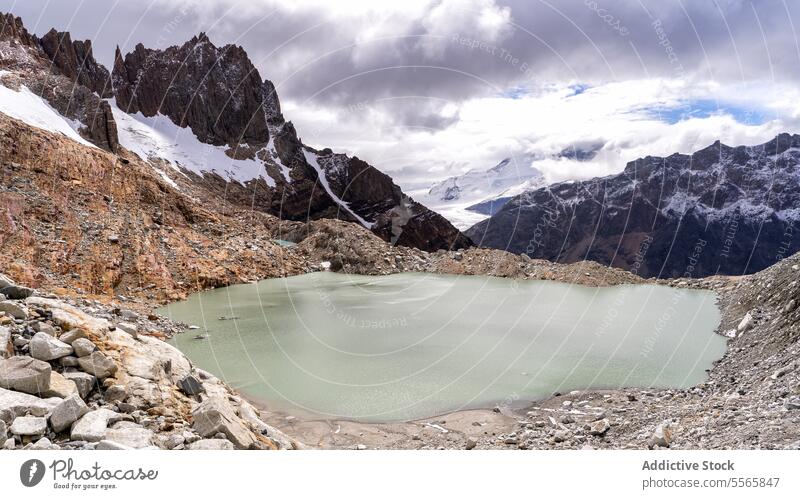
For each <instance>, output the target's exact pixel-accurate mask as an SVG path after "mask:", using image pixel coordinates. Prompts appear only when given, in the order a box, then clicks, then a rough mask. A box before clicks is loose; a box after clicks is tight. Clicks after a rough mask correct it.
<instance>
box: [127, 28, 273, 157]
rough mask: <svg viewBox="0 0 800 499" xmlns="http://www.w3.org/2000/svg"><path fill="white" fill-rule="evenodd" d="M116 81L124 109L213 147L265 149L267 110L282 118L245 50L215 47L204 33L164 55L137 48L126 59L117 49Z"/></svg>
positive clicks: (158, 51)
mask: <svg viewBox="0 0 800 499" xmlns="http://www.w3.org/2000/svg"><path fill="white" fill-rule="evenodd" d="M112 79H113V84H114V93H115V95H116V98H117V104H118V105H119V107H120V108H122V109H123V110H125V111H127V112H129V113H139V112H141V113H142V114H143V115H145V116H155V115H156V114H159V113H161V114H163V115H165V116H168V117H169V118H170V119H171V120H172V121H173V122H175V123H176V124H177V125H179V126H182V127H186V126H188V127H190V128H191V129H192V131H193V132H194V134H195V135H196V136H197V138H198V139H200V140H201V141H203V142H206V143H209V144H214V145H226V144H227V145H236V144H241V143H248V144H263V143H266V142H267V140H268V139H269V131H268V128H267V123H266V121H267V119H268V117H269V112H265V110H267V111H269V110H271V112H273V113H274V112H277V114H278V115H280V106H279V105H278V104H277V97H276V96H275V91H274V87H273V86H272V85H271V84H270V85H269V89H266V88H265V87H267V85H265V83H264V82H263V81H262V80H261V77H260V75H259V73H258V70H257V69H256V68H255V66H253V63H252V62H251V61H250V59H249V57H248V56H247V53H246V52H245V50H244V49H243V48H242V47H240V46H238V45H226V46H224V47H217V46H215V45H214V44H213V43H211V41H210V40H209V39H208V37H207V36H206V35H205V33H200V35H198V36H195V37H193V38H192V39H191V40H189V41H188V42H186V43H184V44H183V45H181V46H172V47H169V48H167V49H164V50H156V49H148V48H145V47H144V45H142V44H138V45H137V46H136V47H135V48H134V50H133V52H131V53H129V54H127V55H125V56H124V57H123V55H122V53H121V51H120V50H119V48H118V49H117V55H116V58H115V61H114V69H113V73H112ZM265 103H266V104H267V106H263V104H265Z"/></svg>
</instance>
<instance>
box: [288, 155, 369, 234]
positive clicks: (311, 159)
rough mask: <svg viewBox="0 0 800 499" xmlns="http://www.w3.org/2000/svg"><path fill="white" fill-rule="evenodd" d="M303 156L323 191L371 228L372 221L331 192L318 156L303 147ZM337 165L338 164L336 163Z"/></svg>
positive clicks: (362, 223) (361, 222)
mask: <svg viewBox="0 0 800 499" xmlns="http://www.w3.org/2000/svg"><path fill="white" fill-rule="evenodd" d="M303 156H305V158H306V162H307V163H308V164H309V165H310V166H311V168H313V169H315V170H316V171H317V176H318V178H319V183H320V184H322V188H323V189H325V192H327V193H328V196H330V197H331V199H333V200H334V201H335V202H336V203H337V204H338V205H339V206H341V207H342V208H343V209H344V210H345V211H346V212H347V213H349V214H350V215H352V216H353V217H354V218H355V219H356V220H358V222H359V223H360V224H361V225H363V226H364V227H366V228H367V229H372V226H373V225H375V224H374V223H372V222H368V221H366V220H365V219H364V218H363V217H361V216H360V215H358V213H356V212H355V211H353V210H352V209H351V208H350V205H349V204H347V203H346V202H345V201H343V200H342V199H341V198H340V197H339V196H337V195H336V193H335V192H333V189H331V186H330V183H329V182H328V177H327V175H326V173H325V169H324V168H322V166H320V164H319V156H318V155H317V154H315V153H313V152H311V151H308V150H306V149H303ZM337 166H338V165H337Z"/></svg>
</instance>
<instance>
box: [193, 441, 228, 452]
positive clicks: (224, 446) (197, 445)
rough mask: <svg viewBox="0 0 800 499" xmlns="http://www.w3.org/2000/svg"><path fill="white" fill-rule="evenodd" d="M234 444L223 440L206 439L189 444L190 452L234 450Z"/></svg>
mask: <svg viewBox="0 0 800 499" xmlns="http://www.w3.org/2000/svg"><path fill="white" fill-rule="evenodd" d="M234 449H235V447H234V446H233V444H232V443H230V442H229V441H227V440H224V439H221V438H204V439H201V440H198V441H197V442H194V443H192V444H189V450H234Z"/></svg>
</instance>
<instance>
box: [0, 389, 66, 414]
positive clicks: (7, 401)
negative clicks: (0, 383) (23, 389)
mask: <svg viewBox="0 0 800 499" xmlns="http://www.w3.org/2000/svg"><path fill="white" fill-rule="evenodd" d="M61 402H62V400H61V399H59V398H45V399H42V398H39V397H36V396H33V395H28V394H27V393H20V392H15V391H12V390H6V389H4V388H0V413H3V412H6V411H8V412H9V413H11V414H13V415H15V416H24V415H26V414H31V415H33V416H45V415H46V414H48V413H49V412H51V411H52V410H53V409H54V408H55V407H56V406H57V405H58V404H60V403H61Z"/></svg>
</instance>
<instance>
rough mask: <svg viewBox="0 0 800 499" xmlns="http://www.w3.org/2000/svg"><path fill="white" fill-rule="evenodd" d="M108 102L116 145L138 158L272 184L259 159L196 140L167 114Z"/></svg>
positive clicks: (239, 180)
mask: <svg viewBox="0 0 800 499" xmlns="http://www.w3.org/2000/svg"><path fill="white" fill-rule="evenodd" d="M109 104H110V105H111V110H112V112H113V113H114V120H115V121H116V122H117V130H118V133H119V142H120V144H122V146H123V147H125V148H126V149H128V150H129V151H131V152H133V153H135V154H136V155H138V156H139V157H140V158H142V159H144V160H151V159H153V160H154V159H163V160H166V161H167V162H168V163H169V164H170V165H171V166H172V167H173V168H175V170H176V171H181V170H180V169H181V168H185V169H187V170H189V171H192V172H194V173H197V174H198V175H202V174H203V173H207V172H215V173H217V174H219V175H220V176H222V177H224V178H226V179H230V180H235V181H238V182H241V183H245V182H248V181H251V180H255V179H257V178H261V179H263V180H264V181H265V182H266V183H267V185H269V186H270V187H275V180H274V179H273V178H272V177H270V176H269V175H268V174H267V171H266V169H265V168H264V163H263V162H262V161H261V160H259V159H233V158H231V157H230V156H228V155H227V154H225V151H226V147H224V146H214V145H210V144H205V143H203V142H200V141H199V140H198V139H197V137H195V135H194V133H192V130H191V129H190V128H181V127H179V126H178V125H176V124H175V123H173V122H172V120H171V119H170V118H168V117H167V116H163V115H160V114H159V115H156V116H153V117H151V118H148V117H146V116H144V115H143V114H141V113H136V114H128V113H126V112H124V111H123V110H122V109H120V108H119V107H118V106H117V103H116V101H115V100H114V99H111V100H109ZM273 149H274V148H273ZM279 164H280V163H279ZM162 173H163V172H162Z"/></svg>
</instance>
